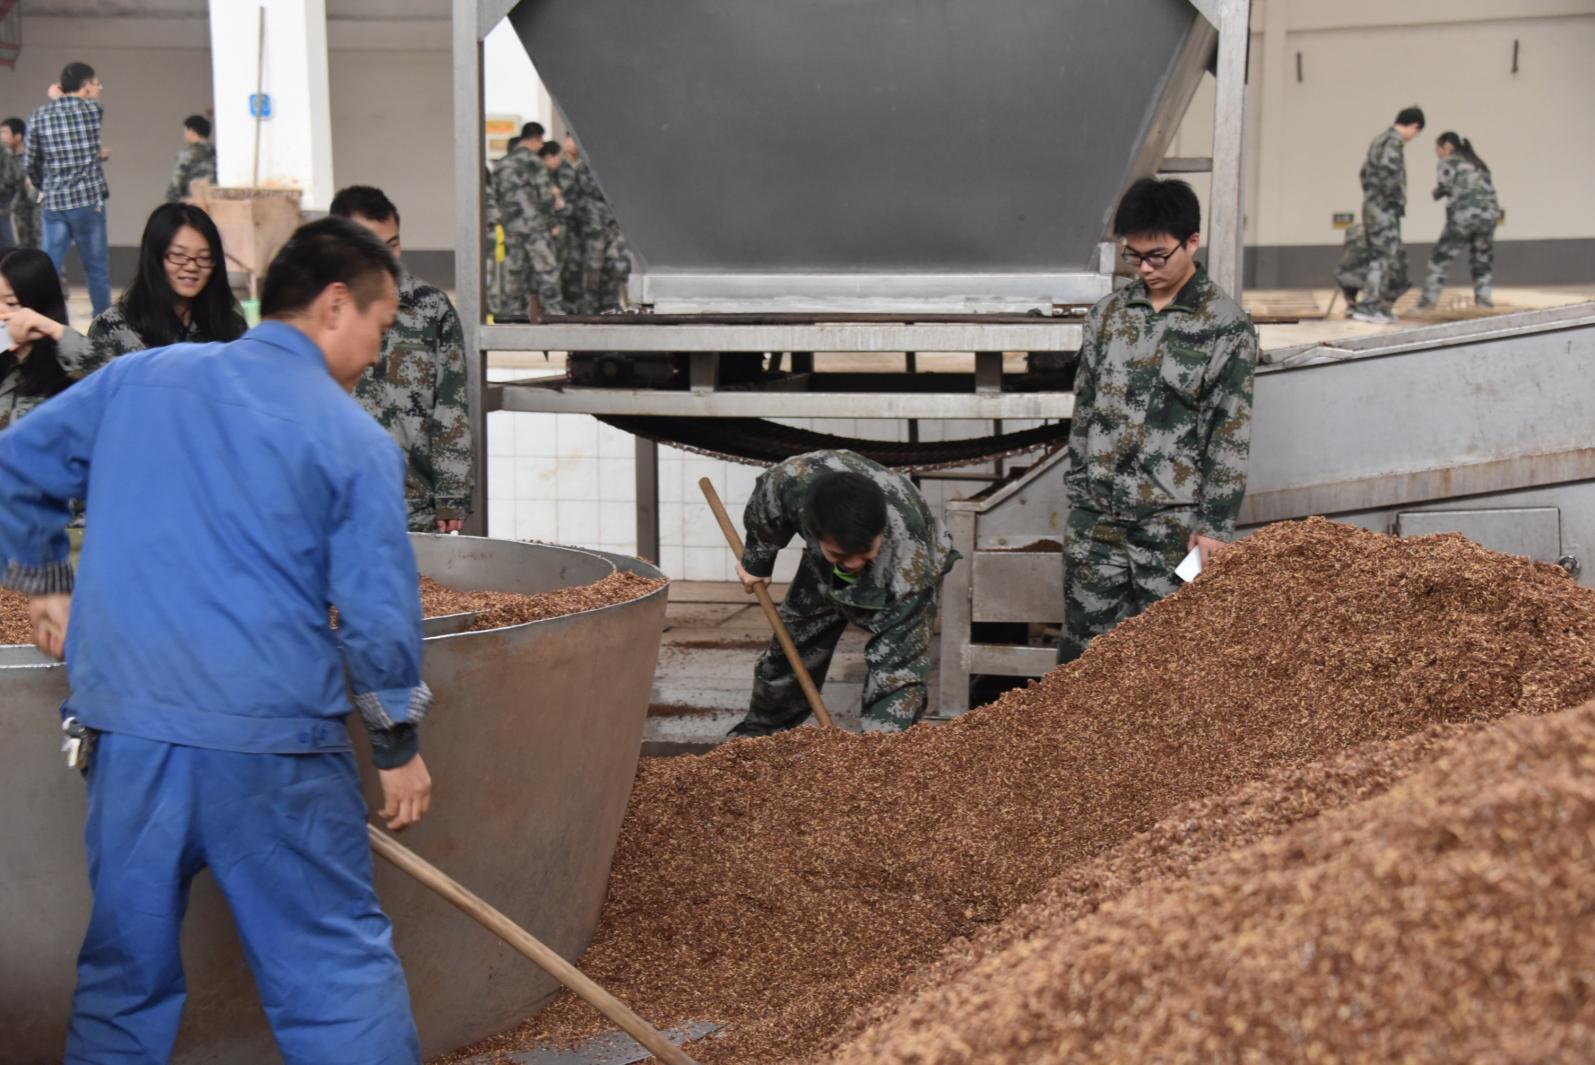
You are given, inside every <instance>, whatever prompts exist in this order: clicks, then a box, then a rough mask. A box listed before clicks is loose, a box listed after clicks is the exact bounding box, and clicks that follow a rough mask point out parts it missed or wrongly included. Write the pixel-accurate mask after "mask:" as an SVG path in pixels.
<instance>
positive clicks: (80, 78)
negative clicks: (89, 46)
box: [61, 63, 94, 92]
mask: <svg viewBox="0 0 1595 1065" xmlns="http://www.w3.org/2000/svg"><path fill="white" fill-rule="evenodd" d="M93 80H94V68H93V67H91V66H89V65H88V64H87V63H68V64H67V65H66V66H64V67H62V68H61V91H62V92H77V91H78V90H79V89H81V88H83V86H85V85H87V84H88V83H89V82H91V81H93Z"/></svg>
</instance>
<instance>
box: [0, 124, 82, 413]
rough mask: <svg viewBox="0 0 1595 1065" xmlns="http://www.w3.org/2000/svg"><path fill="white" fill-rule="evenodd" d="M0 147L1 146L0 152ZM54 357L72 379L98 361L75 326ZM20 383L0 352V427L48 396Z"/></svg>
mask: <svg viewBox="0 0 1595 1065" xmlns="http://www.w3.org/2000/svg"><path fill="white" fill-rule="evenodd" d="M3 151H4V149H0V152H3ZM55 358H56V361H57V362H59V363H60V364H61V369H63V370H65V371H66V375H67V376H68V377H70V378H71V379H72V380H74V381H77V380H81V379H82V378H84V377H86V376H88V375H89V374H90V373H92V372H93V371H94V370H96V369H97V368H99V366H100V365H101V363H100V362H99V361H96V359H95V357H94V347H93V345H92V344H90V343H89V339H88V338H87V337H85V336H84V335H83V334H82V333H79V332H78V331H77V330H75V329H66V330H63V331H62V333H61V340H60V342H59V343H57V344H56V346H55ZM21 387H22V363H20V362H18V361H17V359H16V356H15V355H13V354H12V353H11V352H9V351H7V352H0V429H4V428H5V427H6V426H8V425H10V424H11V423H12V422H14V421H17V420H18V419H20V418H21V417H22V416H23V415H25V414H27V413H28V412H29V411H31V410H33V409H34V408H35V407H37V406H38V405H39V404H41V403H43V402H44V401H45V400H47V399H49V398H50V397H49V396H28V395H23V394H22V392H21V391H20V389H21Z"/></svg>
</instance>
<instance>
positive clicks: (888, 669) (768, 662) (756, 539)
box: [739, 451, 958, 735]
mask: <svg viewBox="0 0 1595 1065" xmlns="http://www.w3.org/2000/svg"><path fill="white" fill-rule="evenodd" d="M827 470H843V471H851V472H853V473H862V474H864V475H865V476H866V477H869V478H871V479H872V480H874V481H875V482H876V483H877V484H879V485H880V486H881V488H882V490H883V491H884V492H885V493H886V513H887V518H886V533H885V535H884V537H883V538H882V542H881V550H880V554H879V555H877V556H876V557H875V559H874V561H872V562H870V563H869V564H868V565H867V566H865V567H864V570H863V572H862V573H860V574H859V577H858V580H857V581H856V582H855V583H853V584H846V583H843V582H841V581H839V580H838V579H836V578H835V577H834V576H833V575H832V566H831V563H829V562H827V561H826V560H825V556H824V555H823V554H821V552H820V547H819V540H818V537H816V536H815V535H813V534H812V533H811V532H810V531H809V530H808V529H805V528H803V499H804V496H805V495H806V494H807V492H808V487H809V485H810V484H811V483H812V482H813V480H814V478H815V477H816V476H818V475H819V474H821V473H824V472H825V471H827ZM742 523H743V526H744V527H745V528H746V529H747V543H746V545H745V547H744V548H743V552H742V567H743V568H744V569H745V570H747V571H748V572H749V573H751V574H753V575H754V576H759V577H768V576H769V575H770V574H771V572H773V571H774V569H775V556H776V552H778V551H780V549H781V548H783V547H785V546H786V544H787V542H788V541H789V540H791V539H792V537H793V536H794V535H801V536H802V537H803V540H804V544H805V545H806V550H805V551H804V554H803V561H802V563H801V564H800V565H799V566H798V571H797V576H795V577H794V578H793V579H792V586H791V588H790V589H789V590H788V592H787V593H786V599H785V600H783V601H782V603H781V605H780V608H779V610H780V614H781V619H782V620H783V621H785V622H786V625H787V628H788V629H789V630H791V633H792V642H793V643H794V644H795V645H796V647H797V649H798V653H799V654H800V655H801V656H802V657H803V664H804V666H806V667H807V668H808V671H809V673H810V674H811V675H812V676H813V678H814V683H815V684H816V685H822V684H824V683H825V674H826V671H827V670H828V669H829V668H830V665H831V655H832V653H833V652H834V651H835V650H836V643H837V641H838V640H840V639H841V638H842V633H843V631H845V630H846V628H847V626H848V624H849V623H850V622H851V623H853V624H855V625H859V626H861V627H862V628H865V629H868V630H869V632H870V634H871V635H870V641H869V643H868V645H867V646H866V647H865V650H864V660H865V663H866V665H867V666H868V669H869V672H868V675H867V676H866V677H865V680H864V728H865V730H866V731H873V732H882V731H895V730H898V729H905V728H907V727H908V726H910V725H912V724H913V723H914V722H916V721H918V720H919V719H920V716H921V715H923V714H924V712H925V703H926V695H925V679H926V676H927V674H928V673H929V671H930V659H929V652H930V638H931V630H932V629H933V628H934V627H935V625H936V601H937V596H938V595H939V593H940V591H941V582H942V578H943V577H944V576H946V574H947V571H948V570H949V569H951V568H952V564H953V562H954V560H955V559H957V557H958V553H957V552H956V551H954V550H953V546H952V537H951V536H949V535H948V534H947V531H946V530H945V529H943V528H942V527H941V523H940V522H939V521H937V520H936V515H935V514H934V513H933V512H932V511H931V509H930V507H929V506H927V505H926V503H925V500H924V497H923V496H921V495H920V494H919V491H918V489H916V488H915V487H914V485H913V482H911V481H910V480H909V479H908V478H907V477H905V476H903V475H901V474H898V473H894V472H892V471H891V470H888V469H886V468H885V467H883V466H879V465H877V464H876V463H874V462H871V461H870V460H869V459H867V458H864V457H863V456H862V455H857V454H854V453H853V452H851V451H814V452H810V453H809V454H807V455H798V456H796V457H794V458H790V459H787V460H786V461H785V462H783V463H781V464H780V465H777V466H772V467H771V468H770V469H768V470H766V471H765V472H764V473H763V474H761V475H760V477H759V480H758V483H757V484H756V485H755V486H754V489H753V497H752V498H751V499H750V500H748V506H747V509H746V510H745V511H744V512H743V515H742ZM808 714H809V708H808V703H807V702H806V701H805V700H804V698H803V690H802V688H800V687H799V686H798V683H797V678H796V676H795V675H794V674H793V672H792V666H791V664H790V663H789V662H788V661H787V657H786V654H785V652H783V651H782V650H781V645H780V643H779V642H778V641H777V640H775V639H774V638H772V639H771V640H770V647H769V650H767V651H765V652H764V654H763V655H762V656H761V657H760V658H759V664H758V666H757V667H755V669H754V674H753V699H752V702H751V703H750V705H749V708H748V716H747V718H746V719H745V720H744V722H743V724H742V726H739V730H741V731H745V732H747V733H751V734H754V735H759V734H763V733H765V732H773V731H777V730H779V729H787V728H792V727H794V726H796V725H798V724H800V723H801V722H802V721H803V719H804V718H806V717H807V716H808Z"/></svg>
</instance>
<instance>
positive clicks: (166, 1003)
mask: <svg viewBox="0 0 1595 1065" xmlns="http://www.w3.org/2000/svg"><path fill="white" fill-rule="evenodd" d="M88 787H89V813H88V821H87V824H86V828H85V838H86V842H87V845H88V858H89V880H90V883H91V885H92V887H93V889H94V910H93V914H92V916H91V917H90V919H89V930H88V934H87V936H86V937H85V939H84V942H83V950H82V953H81V954H79V956H78V987H77V993H76V995H75V996H74V998H73V1002H72V1026H71V1031H70V1034H69V1035H68V1037H67V1051H66V1062H67V1065H113V1063H114V1065H135V1063H136V1065H157V1063H158V1065H165V1063H166V1062H167V1060H168V1059H169V1058H170V1057H171V1053H172V1045H173V1043H174V1042H175V1040H176V1038H177V1029H178V1022H179V1020H180V1018H181V1014H182V1010H183V1001H184V999H185V998H186V997H187V987H186V984H185V983H184V979H183V966H182V959H181V957H180V956H179V954H178V931H179V928H180V926H181V924H182V921H183V913H184V911H185V910H186V909H187V907H188V889H189V884H190V882H191V881H192V880H193V879H194V876H195V875H196V874H197V873H198V872H199V871H200V870H201V869H204V868H207V867H208V868H209V869H210V871H211V874H212V876H214V877H215V879H216V883H217V885H218V886H219V887H220V888H221V891H222V894H223V895H224V896H225V897H226V899H227V904H228V906H229V907H231V909H232V913H233V920H234V922H235V923H236V925H237V927H238V934H239V937H240V939H241V940H242V941H243V946H244V954H245V956H246V957H247V959H248V961H249V967H250V969H251V971H252V972H253V973H254V976H255V985H256V987H257V988H258V989H259V991H260V999H261V1004H262V1006H264V1007H265V1012H266V1018H267V1020H268V1021H270V1022H271V1028H272V1032H273V1034H274V1035H275V1036H276V1039H277V1047H278V1049H279V1050H280V1051H281V1052H282V1056H283V1060H284V1062H285V1063H287V1065H331V1063H334V1062H336V1063H338V1065H417V1063H419V1062H420V1060H421V1050H420V1043H419V1040H418V1039H417V1037H416V1031H415V1022H414V1020H413V1019H412V1017H411V1013H410V994H409V989H408V987H407V986H406V984H405V980H404V972H403V970H402V969H401V968H400V967H399V959H398V957H397V956H396V955H395V954H394V953H393V937H392V927H391V926H390V925H389V923H388V919H387V916H386V915H384V914H383V912H382V908H381V906H380V905H379V903H378V902H377V897H376V893H375V892H374V891H373V890H372V887H371V845H370V841H369V838H368V837H367V834H366V827H365V815H366V811H365V803H364V801H363V800H362V798H361V795H360V787H359V778H358V776H357V775H356V772H355V766H354V756H353V755H351V754H349V753H347V752H343V753H335V754H242V753H237V752H233V751H214V750H207V749H205V748H200V747H180V746H177V745H175V744H170V743H161V742H157V741H154V740H143V739H138V738H136V737H133V736H128V735H125V734H110V733H106V734H102V735H101V736H100V738H99V743H98V745H97V746H96V748H95V750H94V754H93V758H92V761H91V763H90V767H89V774H88Z"/></svg>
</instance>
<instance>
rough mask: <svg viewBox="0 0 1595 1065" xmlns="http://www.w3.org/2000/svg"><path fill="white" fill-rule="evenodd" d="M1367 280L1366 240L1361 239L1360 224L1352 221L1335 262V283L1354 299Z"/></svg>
mask: <svg viewBox="0 0 1595 1065" xmlns="http://www.w3.org/2000/svg"><path fill="white" fill-rule="evenodd" d="M1367 282H1368V242H1367V241H1366V240H1365V239H1363V235H1362V224H1361V223H1360V222H1354V223H1352V225H1351V226H1350V228H1348V229H1347V230H1346V244H1345V247H1343V248H1342V249H1341V252H1340V262H1338V263H1337V264H1335V284H1337V285H1339V286H1340V289H1341V291H1342V292H1345V293H1347V294H1348V296H1349V298H1351V299H1353V300H1354V299H1356V296H1357V293H1358V292H1359V291H1361V290H1362V287H1363V285H1365V284H1367Z"/></svg>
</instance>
